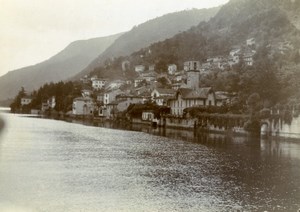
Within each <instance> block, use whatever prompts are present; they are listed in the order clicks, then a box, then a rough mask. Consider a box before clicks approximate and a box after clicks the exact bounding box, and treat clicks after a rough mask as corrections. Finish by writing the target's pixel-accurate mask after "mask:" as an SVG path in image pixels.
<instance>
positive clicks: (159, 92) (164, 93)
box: [151, 88, 176, 106]
mask: <svg viewBox="0 0 300 212" xmlns="http://www.w3.org/2000/svg"><path fill="white" fill-rule="evenodd" d="M175 93H176V91H175V90H173V89H164V88H156V89H154V90H153V91H152V92H151V99H152V101H155V103H156V104H157V105H160V106H162V105H165V104H166V103H167V100H168V99H169V98H170V97H173V96H174V95H175Z"/></svg>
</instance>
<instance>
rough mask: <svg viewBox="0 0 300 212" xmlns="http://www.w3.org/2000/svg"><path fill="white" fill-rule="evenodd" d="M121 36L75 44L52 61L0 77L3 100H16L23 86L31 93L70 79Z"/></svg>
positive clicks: (1, 97) (0, 92)
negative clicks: (48, 83)
mask: <svg viewBox="0 0 300 212" xmlns="http://www.w3.org/2000/svg"><path fill="white" fill-rule="evenodd" d="M120 35H121V34H116V35H112V36H107V37H101V38H93V39H89V40H80V41H75V42H73V43H71V44H70V45H68V46H67V47H66V48H65V49H64V50H62V51H61V52H59V53H58V54H56V55H55V56H53V57H51V58H50V59H48V60H46V61H44V62H41V63H38V64H36V65H33V66H28V67H25V68H21V69H18V70H15V71H10V72H8V73H7V74H6V75H4V76H2V77H0V99H6V98H10V97H13V96H14V95H16V94H17V92H18V90H19V89H20V87H21V86H23V87H24V88H25V89H26V90H27V91H31V90H33V89H37V88H39V87H40V86H41V85H43V84H44V83H46V82H56V81H61V80H66V79H68V78H70V77H71V76H74V75H75V74H77V73H78V72H79V71H81V70H82V69H83V68H85V67H86V66H87V65H88V64H89V63H90V62H91V61H92V60H93V59H95V58H96V57H97V56H98V55H99V53H101V52H103V51H104V50H105V49H106V48H107V47H109V46H110V45H111V44H112V43H113V42H114V41H115V40H116V39H117V38H118V37H119V36H120Z"/></svg>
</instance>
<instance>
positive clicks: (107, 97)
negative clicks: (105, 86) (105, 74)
mask: <svg viewBox="0 0 300 212" xmlns="http://www.w3.org/2000/svg"><path fill="white" fill-rule="evenodd" d="M122 93H123V92H122V91H121V90H120V89H117V90H112V91H107V92H105V93H104V96H103V103H104V105H108V104H109V103H111V102H113V101H115V100H116V96H117V95H120V94H122Z"/></svg>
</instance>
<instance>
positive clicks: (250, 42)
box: [246, 38, 255, 46]
mask: <svg viewBox="0 0 300 212" xmlns="http://www.w3.org/2000/svg"><path fill="white" fill-rule="evenodd" d="M246 44H247V46H252V45H255V38H250V39H247V40H246Z"/></svg>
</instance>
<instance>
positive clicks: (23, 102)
mask: <svg viewBox="0 0 300 212" xmlns="http://www.w3.org/2000/svg"><path fill="white" fill-rule="evenodd" d="M31 102H32V97H30V96H25V97H23V98H21V105H22V106H24V105H29V104H30V103H31Z"/></svg>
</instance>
